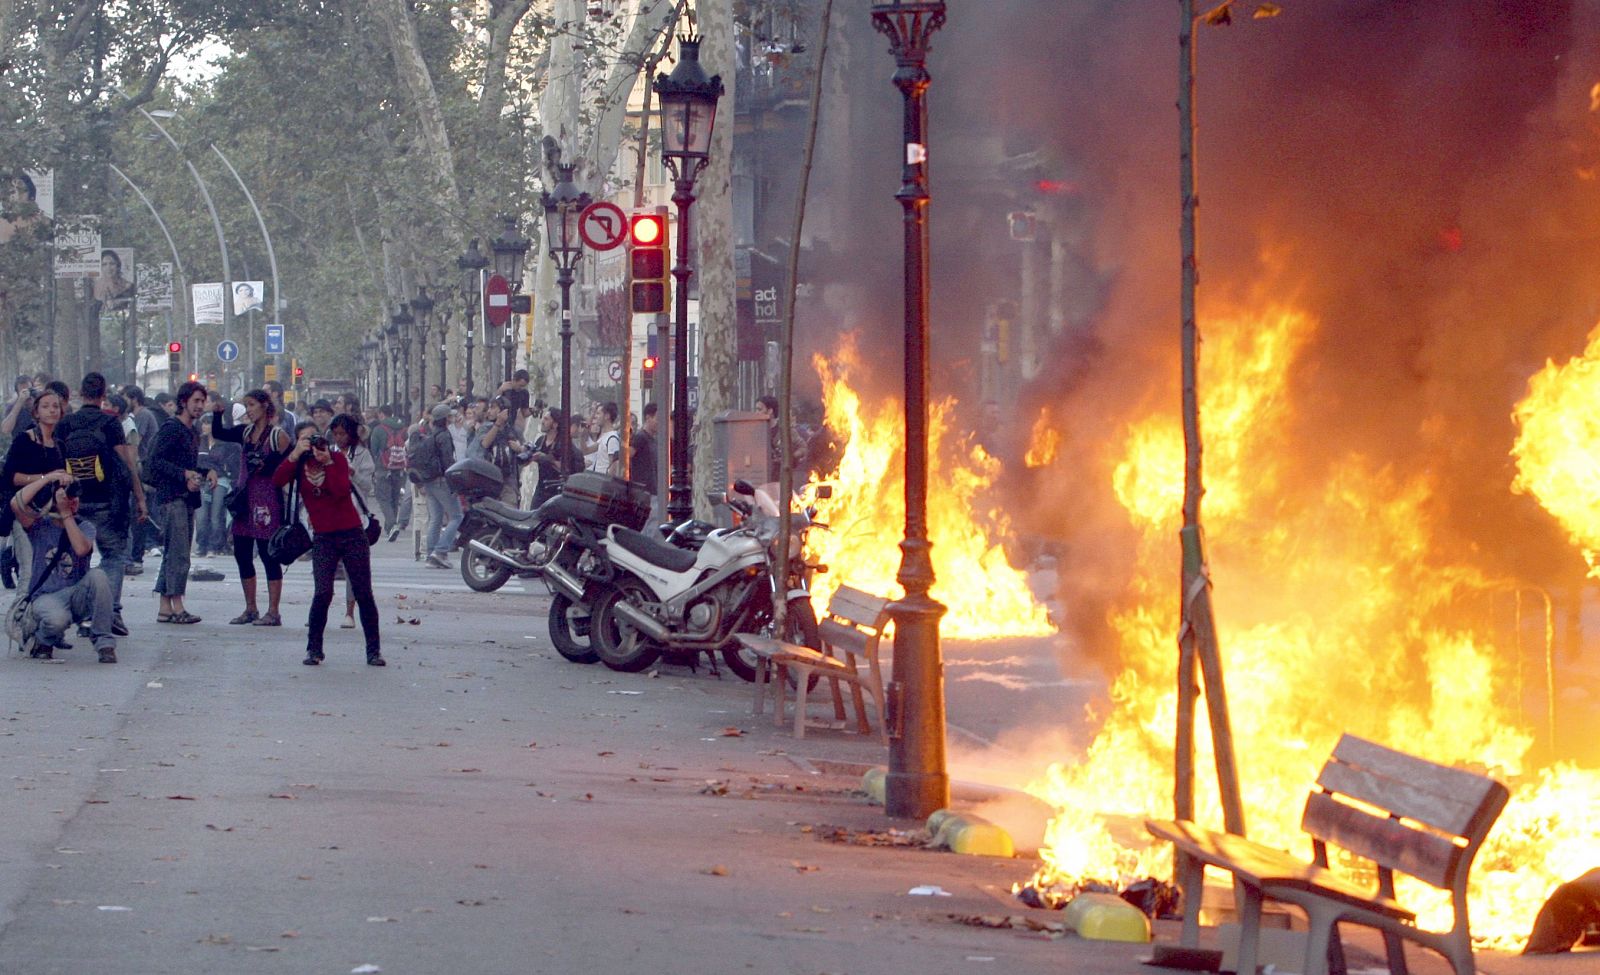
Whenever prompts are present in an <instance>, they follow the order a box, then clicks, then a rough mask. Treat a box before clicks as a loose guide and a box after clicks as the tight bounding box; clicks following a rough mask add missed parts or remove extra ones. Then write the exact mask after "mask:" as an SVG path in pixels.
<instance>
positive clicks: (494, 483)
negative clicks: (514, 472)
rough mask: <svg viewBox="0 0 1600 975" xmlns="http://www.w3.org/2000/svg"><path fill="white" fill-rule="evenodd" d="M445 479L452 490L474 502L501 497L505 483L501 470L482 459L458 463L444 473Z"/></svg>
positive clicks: (476, 458) (471, 458)
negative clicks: (501, 487)
mask: <svg viewBox="0 0 1600 975" xmlns="http://www.w3.org/2000/svg"><path fill="white" fill-rule="evenodd" d="M444 479H445V482H446V483H447V484H449V485H450V490H452V491H454V492H455V493H457V494H465V495H467V496H468V497H470V498H473V499H474V500H476V499H478V498H497V497H499V496H500V485H501V484H503V483H505V478H504V476H503V475H501V473H500V468H498V467H496V466H494V465H493V464H491V463H489V462H488V461H486V460H484V459H483V458H481V457H469V458H467V459H466V460H458V461H456V462H455V463H454V464H451V465H450V469H449V470H447V471H445V472H444Z"/></svg>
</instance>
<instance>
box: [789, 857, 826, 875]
mask: <svg viewBox="0 0 1600 975" xmlns="http://www.w3.org/2000/svg"><path fill="white" fill-rule="evenodd" d="M789 866H791V867H794V870H795V873H816V872H817V871H818V870H821V869H822V868H821V867H818V866H814V865H812V864H809V863H801V862H800V861H799V860H790V861H789Z"/></svg>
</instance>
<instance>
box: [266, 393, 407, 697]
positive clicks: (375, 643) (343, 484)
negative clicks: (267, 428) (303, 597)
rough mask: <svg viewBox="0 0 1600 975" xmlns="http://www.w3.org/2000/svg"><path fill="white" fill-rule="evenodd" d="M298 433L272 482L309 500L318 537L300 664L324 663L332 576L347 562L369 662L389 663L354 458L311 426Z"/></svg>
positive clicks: (375, 664) (308, 508)
mask: <svg viewBox="0 0 1600 975" xmlns="http://www.w3.org/2000/svg"><path fill="white" fill-rule="evenodd" d="M295 435H296V441H295V446H294V450H292V451H290V452H289V456H288V457H285V458H284V460H283V463H281V464H279V465H278V469H277V471H275V472H274V473H273V475H272V482H273V483H274V484H276V485H278V486H279V487H286V486H288V485H289V484H290V482H294V483H295V485H296V490H298V491H299V492H300V497H301V499H302V500H304V501H305V505H306V514H307V515H308V516H310V518H311V531H312V534H313V535H314V540H313V543H312V546H311V578H312V580H313V582H314V583H315V585H316V590H315V592H314V594H313V595H312V597H311V619H310V620H309V621H308V622H307V623H306V626H307V630H306V658H305V659H304V660H302V661H301V663H303V664H305V665H306V666H307V667H315V666H317V665H318V664H320V663H322V631H323V630H324V629H326V628H327V625H328V607H329V606H331V605H332V604H333V574H334V570H335V569H337V568H338V567H339V565H340V564H341V563H343V565H344V571H345V574H346V575H348V576H349V578H350V589H351V592H352V593H353V595H354V596H355V600H356V605H357V606H358V607H359V608H360V610H361V632H362V634H363V635H364V636H365V637H366V640H367V666H368V667H386V666H388V662H387V661H385V660H384V659H383V651H382V649H381V647H380V646H379V639H378V601H377V600H376V599H374V598H373V597H372V554H371V551H370V550H369V548H368V546H367V536H366V531H365V525H364V524H363V522H362V518H361V514H360V513H359V512H358V511H356V505H355V500H354V498H353V497H352V496H351V492H350V461H349V460H348V459H347V458H346V457H345V455H344V454H341V453H339V452H337V451H335V450H334V449H333V446H332V445H331V444H330V443H328V438H327V437H325V436H323V435H322V434H320V433H318V432H317V430H316V427H315V426H314V425H312V424H309V423H305V424H301V425H300V427H299V428H298V429H296V430H295Z"/></svg>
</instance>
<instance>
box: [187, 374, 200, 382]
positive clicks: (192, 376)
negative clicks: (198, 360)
mask: <svg viewBox="0 0 1600 975" xmlns="http://www.w3.org/2000/svg"><path fill="white" fill-rule="evenodd" d="M189 381H190V382H192V383H197V382H199V381H200V374H199V373H198V372H191V373H189Z"/></svg>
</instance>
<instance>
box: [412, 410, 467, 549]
mask: <svg viewBox="0 0 1600 975" xmlns="http://www.w3.org/2000/svg"><path fill="white" fill-rule="evenodd" d="M452 412H454V411H453V410H451V409H450V407H448V406H445V405H443V404H440V405H439V406H435V407H434V408H433V412H432V413H431V414H429V415H430V416H431V417H432V420H433V422H432V423H431V424H430V425H429V426H428V427H427V428H426V429H424V430H420V431H418V432H417V433H416V434H414V435H413V436H412V437H411V438H410V440H408V441H407V443H406V468H407V473H406V476H407V477H409V478H410V479H411V483H412V484H415V485H417V487H419V488H420V489H421V490H422V493H423V495H424V496H425V497H426V498H427V499H428V538H427V543H426V547H427V549H428V559H427V562H428V565H430V566H432V567H433V568H435V569H448V568H450V562H449V560H448V558H447V557H448V556H449V554H450V547H451V546H452V545H454V544H455V542H456V529H458V528H460V527H461V502H459V501H457V500H456V496H455V494H454V493H452V492H451V490H450V485H449V483H448V482H446V481H445V479H444V472H445V471H446V470H447V469H448V468H449V467H450V465H451V464H454V463H455V462H456V447H455V440H454V439H453V438H452V437H451V435H450V414H451V413H452Z"/></svg>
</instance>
